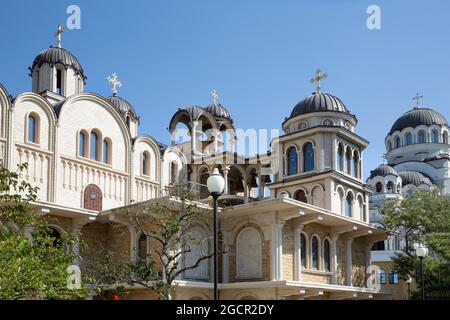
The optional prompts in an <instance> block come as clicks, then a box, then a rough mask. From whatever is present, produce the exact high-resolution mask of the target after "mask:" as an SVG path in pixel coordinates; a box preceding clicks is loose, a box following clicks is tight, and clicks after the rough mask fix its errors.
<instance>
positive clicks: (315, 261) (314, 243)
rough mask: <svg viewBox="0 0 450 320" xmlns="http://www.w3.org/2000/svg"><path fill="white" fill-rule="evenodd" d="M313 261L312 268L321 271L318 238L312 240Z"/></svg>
mask: <svg viewBox="0 0 450 320" xmlns="http://www.w3.org/2000/svg"><path fill="white" fill-rule="evenodd" d="M311 260H312V263H311V264H312V268H313V269H316V270H318V269H319V240H318V239H317V237H316V236H313V237H312V239H311Z"/></svg>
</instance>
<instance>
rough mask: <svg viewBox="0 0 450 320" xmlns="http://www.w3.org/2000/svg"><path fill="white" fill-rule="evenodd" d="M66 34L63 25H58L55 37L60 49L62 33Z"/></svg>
mask: <svg viewBox="0 0 450 320" xmlns="http://www.w3.org/2000/svg"><path fill="white" fill-rule="evenodd" d="M63 32H64V27H63V26H62V25H58V29H57V30H56V32H55V37H56V38H58V48H61V33H63Z"/></svg>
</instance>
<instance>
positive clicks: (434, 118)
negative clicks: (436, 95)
mask: <svg viewBox="0 0 450 320" xmlns="http://www.w3.org/2000/svg"><path fill="white" fill-rule="evenodd" d="M433 124H437V125H440V126H443V125H446V126H448V122H447V120H445V118H444V117H443V116H442V115H441V114H440V113H438V112H436V111H434V110H432V109H429V108H414V109H412V110H410V111H408V112H406V113H404V114H403V115H402V116H401V117H400V118H398V119H397V121H395V122H394V125H393V126H392V128H391V131H390V132H389V134H392V133H393V132H394V131H397V130H398V131H402V130H403V129H405V128H409V127H411V128H415V127H417V126H420V125H425V126H431V125H433Z"/></svg>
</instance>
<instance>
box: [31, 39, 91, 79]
mask: <svg viewBox="0 0 450 320" xmlns="http://www.w3.org/2000/svg"><path fill="white" fill-rule="evenodd" d="M44 63H49V64H56V63H61V64H62V65H64V66H65V67H72V68H74V69H75V71H76V72H77V73H79V74H80V75H81V76H82V77H83V80H85V79H86V77H85V76H84V71H83V68H82V67H81V64H80V62H79V61H78V59H77V58H76V57H75V56H74V55H73V54H71V53H70V52H69V51H67V50H65V49H63V48H57V47H56V48H55V47H50V48H48V49H45V50H44V51H41V52H40V53H39V54H38V55H37V56H36V58H34V61H33V65H32V66H31V70H33V68H34V67H35V66H38V67H40V66H41V65H42V64H44Z"/></svg>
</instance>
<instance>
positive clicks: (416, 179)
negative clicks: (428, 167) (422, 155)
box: [399, 171, 433, 186]
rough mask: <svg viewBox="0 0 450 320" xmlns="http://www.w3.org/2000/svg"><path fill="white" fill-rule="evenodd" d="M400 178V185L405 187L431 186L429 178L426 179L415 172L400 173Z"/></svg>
mask: <svg viewBox="0 0 450 320" xmlns="http://www.w3.org/2000/svg"><path fill="white" fill-rule="evenodd" d="M399 175H400V177H401V178H402V185H403V186H406V185H408V184H412V185H415V186H418V185H421V184H426V185H429V186H431V185H433V183H432V182H431V180H430V178H428V177H426V176H425V175H424V174H422V173H420V172H417V171H400V172H399Z"/></svg>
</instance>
